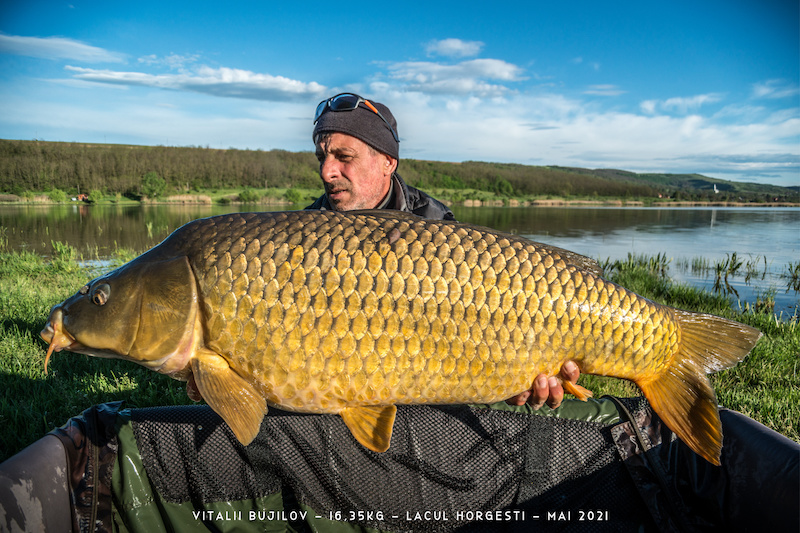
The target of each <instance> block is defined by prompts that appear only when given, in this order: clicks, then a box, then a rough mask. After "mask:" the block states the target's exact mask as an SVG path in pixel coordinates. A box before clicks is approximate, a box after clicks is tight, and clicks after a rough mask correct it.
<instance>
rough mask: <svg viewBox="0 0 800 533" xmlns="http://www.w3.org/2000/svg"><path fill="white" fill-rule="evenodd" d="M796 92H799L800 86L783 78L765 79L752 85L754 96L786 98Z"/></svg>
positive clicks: (796, 93) (795, 94)
mask: <svg viewBox="0 0 800 533" xmlns="http://www.w3.org/2000/svg"><path fill="white" fill-rule="evenodd" d="M798 94H800V88H798V86H797V85H794V84H790V83H787V82H786V81H785V80H767V81H764V82H760V83H756V84H754V85H753V96H754V97H755V98H788V97H790V96H797V95H798Z"/></svg>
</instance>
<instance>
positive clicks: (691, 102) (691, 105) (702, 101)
mask: <svg viewBox="0 0 800 533" xmlns="http://www.w3.org/2000/svg"><path fill="white" fill-rule="evenodd" d="M720 101H722V95H720V94H715V93H709V94H698V95H695V96H688V97H683V96H677V97H674V98H668V99H666V100H645V101H643V102H641V103H640V104H639V108H640V109H641V110H642V111H644V112H645V113H649V114H653V113H656V112H657V111H662V112H670V111H672V112H676V113H680V114H686V113H689V112H691V111H695V110H697V109H699V108H700V107H702V106H704V105H707V104H714V103H717V102H720Z"/></svg>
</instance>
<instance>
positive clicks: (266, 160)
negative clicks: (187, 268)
mask: <svg viewBox="0 0 800 533" xmlns="http://www.w3.org/2000/svg"><path fill="white" fill-rule="evenodd" d="M398 172H399V173H400V174H401V175H402V176H403V178H404V179H405V180H406V181H407V182H408V183H409V184H410V185H413V186H415V187H418V188H421V189H423V190H425V189H448V190H456V191H458V190H477V191H487V192H491V193H494V194H496V195H498V196H501V197H502V196H507V197H510V196H529V195H548V196H560V197H616V198H626V197H629V198H653V197H658V196H659V194H665V195H666V194H669V193H670V192H674V191H667V190H666V189H665V188H664V187H661V186H659V185H658V184H653V183H648V182H646V181H643V182H641V183H637V182H636V181H634V180H630V179H627V180H621V179H617V178H615V177H611V176H606V175H603V174H602V172H595V171H588V170H586V169H574V170H573V169H569V168H564V167H543V166H528V165H519V164H507V163H483V162H477V161H467V162H463V163H447V162H438V161H421V160H414V159H401V161H400V166H399V168H398ZM630 174H632V173H630ZM154 176H155V177H154ZM156 178H157V181H156V183H158V184H159V185H160V183H161V182H162V181H163V188H164V190H165V191H166V192H167V193H171V192H177V193H183V192H193V191H198V192H199V191H204V190H214V189H225V188H234V189H248V188H252V189H267V188H297V189H320V188H321V184H320V181H319V175H318V163H317V160H316V157H315V156H314V154H313V153H311V152H289V151H286V150H268V151H262V150H237V149H228V150H221V149H213V148H202V147H169V146H131V145H113V144H87V143H62V142H45V141H17V140H0V192H1V193H7V194H16V195H21V194H24V193H26V192H28V191H37V192H38V191H43V192H47V191H51V190H55V189H61V190H66V191H68V192H69V193H70V194H74V193H81V192H86V193H88V192H89V191H102V192H103V193H104V194H108V195H115V194H121V195H123V196H128V197H132V198H136V197H141V196H142V195H143V194H145V193H144V189H146V188H147V187H148V185H149V184H152V183H153V182H154V180H156ZM684 194H685V195H686V196H687V197H691V196H692V195H694V194H701V193H700V192H699V191H691V192H690V191H685V192H684Z"/></svg>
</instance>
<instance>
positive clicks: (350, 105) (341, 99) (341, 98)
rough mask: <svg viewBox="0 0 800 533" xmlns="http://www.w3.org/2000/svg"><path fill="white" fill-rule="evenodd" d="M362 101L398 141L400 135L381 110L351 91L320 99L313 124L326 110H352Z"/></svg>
mask: <svg viewBox="0 0 800 533" xmlns="http://www.w3.org/2000/svg"><path fill="white" fill-rule="evenodd" d="M361 103H363V104H364V106H366V108H367V109H369V110H370V111H372V112H373V113H375V114H376V115H378V116H379V117H380V118H381V120H382V121H383V122H384V124H386V126H388V127H389V131H391V132H392V137H394V140H395V141H397V142H400V137H398V136H397V132H396V131H394V128H393V127H392V125H391V124H389V121H388V120H386V118H384V116H383V115H381V112H380V111H378V109H377V108H376V107H375V106H374V105H373V104H372V102H370V101H369V100H367V99H366V98H362V97H361V96H359V95H357V94H353V93H341V94H337V95H336V96H331V97H330V98H328V99H327V100H323V101H321V102H320V103H319V104H318V105H317V112H316V113H314V124H316V123H317V121H318V120H319V117H321V116H322V115H324V114H325V113H326V112H327V111H352V110H354V109H355V108H357V107H358V104H361Z"/></svg>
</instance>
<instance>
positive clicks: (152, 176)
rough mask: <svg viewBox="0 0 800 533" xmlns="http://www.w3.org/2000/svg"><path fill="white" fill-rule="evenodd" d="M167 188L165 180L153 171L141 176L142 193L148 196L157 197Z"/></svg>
mask: <svg viewBox="0 0 800 533" xmlns="http://www.w3.org/2000/svg"><path fill="white" fill-rule="evenodd" d="M165 190H167V182H166V181H164V178H162V177H161V176H159V175H158V174H156V173H155V172H148V173H147V174H145V175H144V176H143V177H142V194H143V195H145V196H147V197H148V198H158V197H159V196H161V195H162V194H164V191H165Z"/></svg>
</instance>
